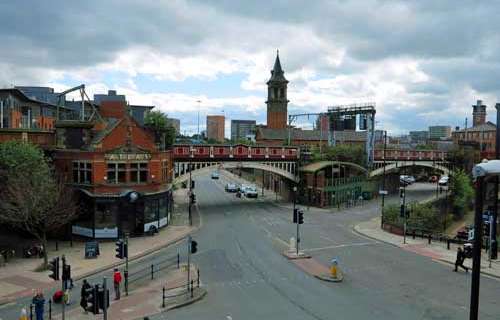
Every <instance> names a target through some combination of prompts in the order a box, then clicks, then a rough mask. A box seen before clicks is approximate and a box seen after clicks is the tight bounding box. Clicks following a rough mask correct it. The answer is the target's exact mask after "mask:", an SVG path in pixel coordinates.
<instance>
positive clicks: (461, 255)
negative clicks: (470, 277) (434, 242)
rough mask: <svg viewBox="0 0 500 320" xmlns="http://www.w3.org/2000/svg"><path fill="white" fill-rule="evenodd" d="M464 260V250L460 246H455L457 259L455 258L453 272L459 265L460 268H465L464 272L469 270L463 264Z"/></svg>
mask: <svg viewBox="0 0 500 320" xmlns="http://www.w3.org/2000/svg"><path fill="white" fill-rule="evenodd" d="M464 261H465V252H464V250H463V249H462V247H458V248H457V259H456V260H455V270H453V271H454V272H457V271H458V267H461V268H462V269H464V270H465V272H469V268H467V267H466V266H464Z"/></svg>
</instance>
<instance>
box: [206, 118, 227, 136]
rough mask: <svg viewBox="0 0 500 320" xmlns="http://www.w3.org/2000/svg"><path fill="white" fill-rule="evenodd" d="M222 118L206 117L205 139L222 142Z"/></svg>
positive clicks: (223, 120) (223, 119)
mask: <svg viewBox="0 0 500 320" xmlns="http://www.w3.org/2000/svg"><path fill="white" fill-rule="evenodd" d="M224 126H225V118H224V116H207V139H208V140H210V139H213V140H215V141H217V142H224Z"/></svg>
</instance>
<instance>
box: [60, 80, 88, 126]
mask: <svg viewBox="0 0 500 320" xmlns="http://www.w3.org/2000/svg"><path fill="white" fill-rule="evenodd" d="M74 91H79V92H80V97H81V101H82V107H81V109H80V119H79V120H80V121H91V120H92V119H93V118H94V116H95V115H96V114H97V115H98V113H97V112H96V107H95V105H94V104H93V103H92V101H91V100H90V98H89V96H88V95H87V93H86V92H85V85H84V84H81V85H79V86H76V87H73V88H70V89H68V90H65V91H63V92H60V93H58V94H57V97H58V100H57V115H56V119H57V120H58V121H59V120H61V119H60V117H59V108H60V107H63V106H64V101H65V100H66V99H65V97H66V94H68V93H71V92H74ZM85 100H86V101H87V102H88V103H89V104H90V106H91V108H92V114H91V115H90V117H89V118H88V119H85Z"/></svg>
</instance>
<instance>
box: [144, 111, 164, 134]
mask: <svg viewBox="0 0 500 320" xmlns="http://www.w3.org/2000/svg"><path fill="white" fill-rule="evenodd" d="M144 125H145V126H146V127H148V128H150V129H151V130H153V131H157V132H164V131H165V130H167V115H166V114H165V113H163V112H161V111H159V110H153V111H149V112H148V113H147V114H146V116H145V117H144Z"/></svg>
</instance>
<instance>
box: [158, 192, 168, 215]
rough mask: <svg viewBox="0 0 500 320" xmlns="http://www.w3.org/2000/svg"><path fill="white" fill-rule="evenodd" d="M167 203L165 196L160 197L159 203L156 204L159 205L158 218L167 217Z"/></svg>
mask: <svg viewBox="0 0 500 320" xmlns="http://www.w3.org/2000/svg"><path fill="white" fill-rule="evenodd" d="M167 203H168V201H167V198H165V197H164V198H160V200H159V204H158V207H159V208H158V209H159V210H158V211H159V218H160V219H163V218H166V217H167V213H168V212H167V209H168V207H167Z"/></svg>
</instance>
